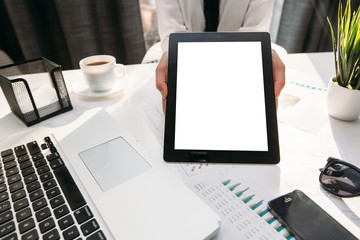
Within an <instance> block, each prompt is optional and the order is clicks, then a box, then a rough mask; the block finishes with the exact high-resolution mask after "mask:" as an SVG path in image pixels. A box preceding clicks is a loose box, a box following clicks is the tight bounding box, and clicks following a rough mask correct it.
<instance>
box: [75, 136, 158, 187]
mask: <svg viewBox="0 0 360 240" xmlns="http://www.w3.org/2000/svg"><path fill="white" fill-rule="evenodd" d="M79 156H80V158H81V160H82V161H83V162H84V164H85V165H86V167H87V168H88V170H89V171H90V173H91V175H92V176H93V177H94V178H95V180H96V182H97V183H98V185H99V186H100V188H101V189H102V191H103V192H105V191H107V190H109V189H111V188H113V187H116V186H118V185H119V184H121V183H123V182H125V181H127V180H128V179H130V178H133V177H135V176H137V175H139V174H140V173H142V172H144V171H146V170H148V169H150V168H151V165H150V164H149V163H148V162H147V161H146V160H145V159H144V158H143V157H142V156H141V155H140V154H139V153H138V152H136V151H135V149H134V148H132V146H131V145H130V144H129V143H128V142H126V140H125V139H124V138H122V137H118V138H115V139H113V140H110V141H108V142H105V143H103V144H100V145H98V146H96V147H93V148H90V149H88V150H86V151H83V152H81V153H79Z"/></svg>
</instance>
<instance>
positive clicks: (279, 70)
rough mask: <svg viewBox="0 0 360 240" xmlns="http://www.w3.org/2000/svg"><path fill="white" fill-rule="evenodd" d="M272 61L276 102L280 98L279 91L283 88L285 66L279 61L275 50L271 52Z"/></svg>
mask: <svg viewBox="0 0 360 240" xmlns="http://www.w3.org/2000/svg"><path fill="white" fill-rule="evenodd" d="M272 60H273V61H272V62H273V70H274V89H275V98H276V100H277V98H278V97H279V96H280V93H281V90H282V89H283V88H284V86H285V64H284V63H283V62H282V61H281V59H280V57H279V56H278V54H277V53H276V51H275V50H272Z"/></svg>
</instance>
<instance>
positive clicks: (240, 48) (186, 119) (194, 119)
mask: <svg viewBox="0 0 360 240" xmlns="http://www.w3.org/2000/svg"><path fill="white" fill-rule="evenodd" d="M267 141H268V139H267V131H266V113H265V96H264V79H263V68H262V54H261V42H257V41H255V42H180V43H178V65H177V84H176V114H175V149H177V150H181V149H184V150H185V149H188V150H225V151H226V150H230V151H231V150H234V151H239V150H240V151H267V150H268V142H267Z"/></svg>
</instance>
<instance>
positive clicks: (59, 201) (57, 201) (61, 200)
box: [50, 195, 65, 209]
mask: <svg viewBox="0 0 360 240" xmlns="http://www.w3.org/2000/svg"><path fill="white" fill-rule="evenodd" d="M64 202H65V200H64V198H63V196H61V195H60V196H57V197H55V198H53V199H51V200H50V205H51V207H52V208H53V209H54V208H57V207H58V206H60V205H61V204H63V203H64Z"/></svg>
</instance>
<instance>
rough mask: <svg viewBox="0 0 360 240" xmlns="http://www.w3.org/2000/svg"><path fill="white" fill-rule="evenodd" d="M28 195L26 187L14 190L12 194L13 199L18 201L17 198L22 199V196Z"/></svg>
mask: <svg viewBox="0 0 360 240" xmlns="http://www.w3.org/2000/svg"><path fill="white" fill-rule="evenodd" d="M24 197H26V193H25V190H24V189H21V190H20V191H17V192H14V193H13V194H11V200H12V201H13V202H16V201H17V200H20V199H22V198H24Z"/></svg>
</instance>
